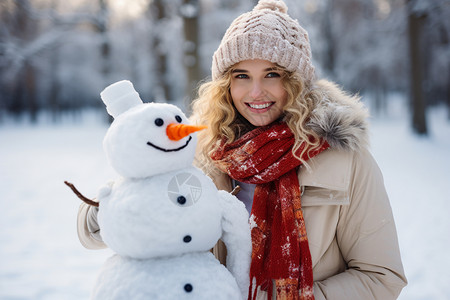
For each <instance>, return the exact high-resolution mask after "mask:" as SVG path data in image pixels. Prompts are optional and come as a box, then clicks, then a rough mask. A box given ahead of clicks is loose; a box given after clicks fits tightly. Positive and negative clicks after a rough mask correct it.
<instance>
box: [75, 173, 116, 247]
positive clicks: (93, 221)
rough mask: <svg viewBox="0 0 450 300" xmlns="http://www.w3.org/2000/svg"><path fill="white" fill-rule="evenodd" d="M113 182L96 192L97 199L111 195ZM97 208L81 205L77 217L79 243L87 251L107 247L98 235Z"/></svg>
mask: <svg viewBox="0 0 450 300" xmlns="http://www.w3.org/2000/svg"><path fill="white" fill-rule="evenodd" d="M113 185H114V182H113V181H110V182H108V183H107V184H106V185H104V186H102V187H101V188H100V189H99V190H98V192H97V199H99V201H101V199H102V198H104V197H107V196H108V195H110V194H111V191H112V188H113ZM98 210H99V209H98V207H95V206H91V205H88V204H86V203H81V205H80V208H79V210H78V217H77V232H78V238H79V240H80V243H81V244H82V245H83V246H84V247H85V248H87V249H103V248H106V247H107V246H106V245H105V243H104V242H103V240H102V237H101V235H100V226H99V225H98V222H97V213H98Z"/></svg>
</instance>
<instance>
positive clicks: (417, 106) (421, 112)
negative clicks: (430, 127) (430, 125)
mask: <svg viewBox="0 0 450 300" xmlns="http://www.w3.org/2000/svg"><path fill="white" fill-rule="evenodd" d="M413 2H414V1H411V0H409V1H408V4H409V5H408V6H409V7H410V11H409V15H408V27H409V52H410V64H411V72H410V74H411V75H410V76H411V77H410V93H411V95H410V97H411V108H412V127H413V130H414V131H415V132H416V133H418V134H421V135H426V134H427V133H428V131H427V122H426V117H425V110H426V105H425V99H424V96H423V87H422V85H423V77H424V76H423V72H424V60H423V53H422V51H421V33H422V32H421V31H422V28H423V24H424V22H425V19H426V15H425V14H420V13H418V12H415V11H412V9H411V7H412V6H413Z"/></svg>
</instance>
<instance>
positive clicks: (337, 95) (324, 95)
mask: <svg viewBox="0 0 450 300" xmlns="http://www.w3.org/2000/svg"><path fill="white" fill-rule="evenodd" d="M313 89H315V90H316V91H317V92H318V94H319V95H320V99H319V101H318V103H317V105H316V107H315V109H314V110H313V111H312V113H311V118H310V120H309V122H308V124H307V126H309V127H310V128H312V129H313V130H314V131H315V132H316V133H317V134H318V135H319V136H321V137H322V138H324V139H325V140H326V141H327V142H328V144H330V146H331V148H334V149H337V150H360V149H361V148H365V147H367V146H368V123H367V118H368V111H367V109H366V108H365V107H364V105H363V104H362V103H361V101H360V97H359V96H352V95H349V94H347V93H345V92H343V91H342V90H341V89H340V88H339V87H338V86H337V85H336V84H334V83H332V82H329V81H326V80H319V81H317V82H316V83H315V86H314V87H313Z"/></svg>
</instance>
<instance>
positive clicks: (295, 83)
mask: <svg viewBox="0 0 450 300" xmlns="http://www.w3.org/2000/svg"><path fill="white" fill-rule="evenodd" d="M277 68H279V71H280V73H281V74H282V84H283V86H284V88H285V90H286V91H287V94H288V96H287V102H286V105H285V106H284V108H283V115H282V120H283V121H284V122H286V124H287V125H288V127H289V128H290V129H291V130H292V132H293V133H294V137H295V143H294V146H293V148H292V152H293V154H294V156H295V157H297V158H298V159H299V160H300V161H302V163H305V160H303V159H302V156H304V154H305V152H306V151H307V153H306V154H307V155H309V153H310V152H311V151H314V150H315V149H318V148H319V147H320V146H321V140H320V138H319V136H318V134H317V133H316V132H314V131H313V130H312V129H311V128H309V127H308V126H307V122H308V120H309V117H310V115H311V112H312V110H313V109H314V108H315V107H316V104H317V102H318V101H319V99H320V94H319V92H318V91H317V90H315V89H314V88H312V87H307V86H305V84H304V82H303V81H302V80H301V77H300V75H299V74H298V73H297V72H291V71H287V70H286V69H285V68H283V67H281V66H277ZM233 69H234V68H233V67H231V68H229V69H228V70H227V71H226V72H225V73H224V74H223V75H222V76H221V77H220V78H218V79H216V80H212V81H206V82H203V83H202V84H201V85H200V87H199V90H198V95H199V96H198V98H197V99H195V100H194V101H193V102H192V111H193V114H192V116H191V118H190V119H191V121H192V122H193V123H195V124H202V125H206V126H208V127H207V129H205V130H202V131H200V132H199V133H198V140H199V142H198V145H197V149H198V151H197V152H198V153H197V159H198V160H199V161H197V164H198V165H200V166H201V167H202V168H203V169H205V170H209V171H210V169H212V168H214V167H213V166H212V160H211V158H210V154H211V153H212V152H213V151H215V150H216V149H217V147H218V146H219V143H218V142H219V141H221V140H223V139H225V140H226V141H227V143H232V142H234V141H235V140H236V139H237V138H239V137H240V136H241V135H242V134H243V133H245V130H246V126H245V124H243V122H242V121H241V119H242V118H243V117H242V116H240V114H239V112H238V111H237V110H236V108H235V107H234V105H233V100H232V98H231V94H230V84H231V76H232V75H231V74H232V72H233ZM303 142H305V143H306V144H307V145H308V147H304V148H303V150H302V151H301V152H300V154H296V153H297V152H298V150H299V149H300V146H301V144H302V143H303Z"/></svg>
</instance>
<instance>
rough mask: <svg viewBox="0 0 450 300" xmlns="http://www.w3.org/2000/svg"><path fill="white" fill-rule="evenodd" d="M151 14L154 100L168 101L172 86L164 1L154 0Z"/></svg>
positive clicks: (151, 5)
mask: <svg viewBox="0 0 450 300" xmlns="http://www.w3.org/2000/svg"><path fill="white" fill-rule="evenodd" d="M149 8H150V14H151V15H152V18H153V19H155V20H154V21H153V23H154V26H153V28H154V30H153V32H152V45H151V47H152V53H153V58H154V60H153V68H154V70H151V74H156V76H155V77H154V84H153V87H152V90H153V91H152V94H153V98H154V100H160V101H167V100H169V99H170V98H171V95H170V85H169V84H168V59H167V51H166V49H165V47H164V45H163V42H164V41H163V36H162V34H163V32H164V30H163V27H164V22H165V19H166V7H165V4H164V0H153V1H152V2H151V4H150V7H149Z"/></svg>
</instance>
